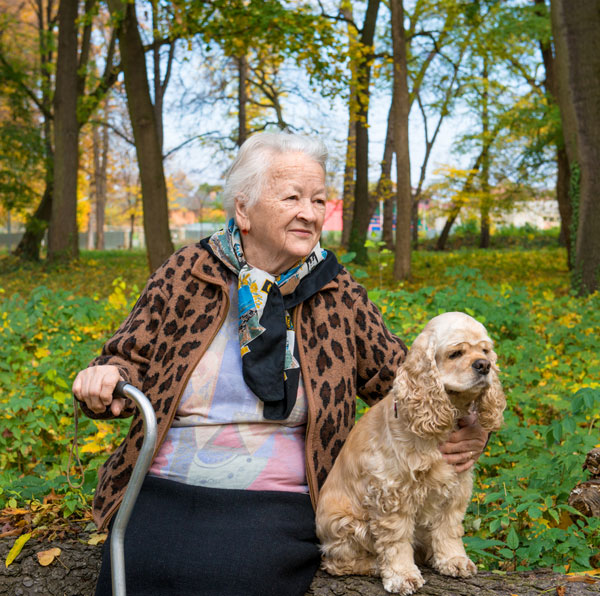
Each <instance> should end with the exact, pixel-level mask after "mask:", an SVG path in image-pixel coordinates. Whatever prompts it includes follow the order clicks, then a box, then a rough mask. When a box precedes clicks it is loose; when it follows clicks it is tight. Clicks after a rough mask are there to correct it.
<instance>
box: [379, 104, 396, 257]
mask: <svg viewBox="0 0 600 596" xmlns="http://www.w3.org/2000/svg"><path fill="white" fill-rule="evenodd" d="M393 158H394V98H393V97H392V103H391V104H390V111H389V113H388V121H387V130H386V133H385V145H384V147H383V158H382V159H381V175H380V176H379V182H378V183H377V190H376V191H375V197H376V199H377V200H378V201H380V202H382V203H383V213H382V214H381V219H382V220H383V221H382V227H381V240H382V241H383V242H384V243H385V247H386V248H387V249H388V250H394V229H393V227H394V202H395V200H396V196H395V193H394V191H393V188H392V179H391V173H392V161H393Z"/></svg>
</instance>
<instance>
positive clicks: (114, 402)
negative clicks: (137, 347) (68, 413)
mask: <svg viewBox="0 0 600 596" xmlns="http://www.w3.org/2000/svg"><path fill="white" fill-rule="evenodd" d="M119 381H121V375H120V374H119V369H118V368H117V367H116V366H112V365H111V364H105V365H101V366H90V368H86V369H84V370H82V371H80V372H79V374H78V375H77V376H76V377H75V380H74V381H73V393H74V394H75V397H76V398H77V399H79V400H80V401H83V402H85V405H86V406H87V407H88V408H89V409H90V410H91V411H92V412H94V413H96V414H101V413H102V412H104V411H105V410H106V408H107V407H108V406H109V405H110V411H111V412H112V413H113V415H114V416H118V415H119V414H120V413H121V412H122V411H123V408H124V407H125V400H124V399H123V398H122V397H116V398H114V399H113V391H114V390H115V387H116V386H117V383H118V382H119Z"/></svg>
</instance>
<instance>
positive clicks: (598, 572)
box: [568, 569, 600, 575]
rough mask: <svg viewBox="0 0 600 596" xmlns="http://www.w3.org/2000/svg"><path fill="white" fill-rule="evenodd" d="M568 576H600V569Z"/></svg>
mask: <svg viewBox="0 0 600 596" xmlns="http://www.w3.org/2000/svg"><path fill="white" fill-rule="evenodd" d="M568 575H600V569H589V570H588V571H577V572H576V573H569V574H568Z"/></svg>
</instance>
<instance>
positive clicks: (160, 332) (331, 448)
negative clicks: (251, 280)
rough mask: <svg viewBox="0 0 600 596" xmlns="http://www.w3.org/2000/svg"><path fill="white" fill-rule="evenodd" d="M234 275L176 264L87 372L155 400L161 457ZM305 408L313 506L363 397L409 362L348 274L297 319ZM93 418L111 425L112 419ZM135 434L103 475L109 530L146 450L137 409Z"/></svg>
mask: <svg viewBox="0 0 600 596" xmlns="http://www.w3.org/2000/svg"><path fill="white" fill-rule="evenodd" d="M230 275H231V273H230V272H229V270H228V269H226V268H225V267H224V266H223V265H222V263H221V262H220V261H218V260H217V259H216V258H215V257H214V256H213V255H212V254H210V253H209V252H208V251H207V250H205V249H204V248H202V247H201V246H200V245H199V244H197V245H191V246H187V247H185V248H183V249H181V250H180V251H178V252H176V253H175V254H174V255H172V256H171V257H170V258H169V259H168V260H167V261H166V262H165V263H164V265H162V266H161V267H160V268H159V269H158V270H157V271H156V272H155V273H154V274H153V275H152V276H151V277H150V279H149V280H148V283H147V285H146V287H145V288H144V291H143V292H142V294H141V295H140V297H139V299H138V301H137V303H136V304H135V306H134V308H133V310H132V311H131V313H130V314H129V316H128V317H127V319H126V320H125V321H124V322H123V324H122V325H121V326H120V327H119V329H118V330H117V332H116V333H115V335H114V336H113V337H112V338H111V339H110V340H108V341H107V342H106V344H105V345H104V347H103V349H102V354H101V355H100V356H99V357H98V358H96V359H94V360H93V361H92V362H91V363H90V366H95V365H100V364H112V365H116V366H117V367H118V368H119V371H120V374H121V376H122V378H123V380H125V381H127V382H129V383H131V384H133V385H135V386H136V387H138V388H139V389H140V390H141V391H142V392H143V393H145V394H146V396H147V397H148V398H149V399H150V401H151V402H152V404H153V406H154V410H155V412H156V419H157V427H158V428H157V433H158V444H157V447H156V449H157V451H158V449H159V447H160V445H161V443H162V442H163V440H164V439H165V436H166V434H167V431H168V429H169V427H170V425H171V422H172V420H173V417H174V416H175V412H176V409H177V405H178V402H179V400H180V398H181V395H182V393H183V390H184V388H185V386H186V384H187V382H188V379H189V377H190V375H191V373H192V371H193V370H194V368H195V366H196V364H197V363H198V361H199V360H200V358H202V355H203V354H204V352H205V351H206V349H207V347H208V346H209V345H210V343H211V341H212V340H213V338H214V337H215V335H216V334H217V332H218V330H219V329H220V327H221V324H222V323H223V321H224V320H225V316H226V314H227V310H228V307H229V295H228V288H229V281H230ZM292 317H293V322H294V328H295V329H296V337H297V341H298V344H299V356H300V365H301V369H302V375H303V378H304V384H305V387H306V395H307V400H308V422H307V426H306V475H307V481H308V486H309V491H310V496H311V499H312V502H313V506H314V505H316V501H317V497H318V492H319V487H321V486H322V484H323V482H324V481H325V478H326V477H327V473H328V472H329V470H330V469H331V467H332V465H333V462H334V460H335V458H336V456H337V454H338V453H339V451H340V449H341V447H342V445H343V444H344V441H345V439H346V437H347V435H348V433H349V432H350V429H351V427H352V426H353V424H354V417H355V402H356V399H355V398H356V395H357V394H358V395H360V396H361V397H362V398H363V399H364V400H365V401H366V402H367V403H369V404H372V403H374V402H376V401H377V400H379V399H381V398H382V397H384V396H385V395H386V393H387V392H388V390H389V389H390V388H391V384H392V382H393V380H394V377H395V372H396V369H397V367H398V366H399V364H400V363H401V362H402V361H403V360H404V357H405V355H406V351H407V350H406V346H405V345H404V343H403V342H402V341H401V340H400V339H398V338H397V337H395V336H394V335H392V334H391V333H390V332H389V331H388V330H387V328H386V327H385V325H384V323H383V320H382V317H381V314H380V313H379V311H378V309H377V307H376V306H375V305H374V304H373V303H372V302H370V301H369V299H368V298H367V292H366V290H365V289H364V288H363V287H362V286H360V285H359V284H357V283H356V282H355V281H354V280H353V279H352V277H351V276H350V274H349V273H348V272H347V271H345V270H344V269H342V270H341V272H340V273H339V274H338V275H337V276H336V277H335V278H334V279H333V280H332V281H331V282H329V283H328V284H326V285H325V286H323V287H322V288H321V290H320V291H319V292H317V293H316V294H314V295H313V296H312V297H310V298H309V299H308V300H306V301H305V302H303V303H301V304H300V305H298V306H297V307H296V308H295V309H294V312H293V313H292ZM81 407H82V409H83V410H84V412H85V413H86V415H88V416H89V417H91V418H102V419H105V418H111V417H113V416H112V414H111V412H110V409H108V408H107V410H106V412H104V413H101V414H95V413H94V412H92V411H91V410H89V409H88V408H87V407H86V406H85V404H83V403H82V404H81ZM131 415H133V421H132V424H131V427H130V429H129V433H128V434H127V436H126V438H125V439H124V440H123V442H122V443H121V445H120V446H119V447H118V448H117V450H116V451H115V452H114V453H113V454H112V455H111V456H110V457H109V459H108V460H107V461H106V462H105V463H104V465H103V466H102V467H101V468H100V470H99V472H98V486H97V489H96V493H95V496H94V507H93V514H94V520H95V522H96V523H97V525H98V527H99V528H101V529H104V528H106V527H107V525H108V522H109V521H110V519H111V517H112V516H113V515H114V513H115V512H116V510H117V508H118V507H119V504H120V502H121V500H122V498H123V494H124V492H125V488H126V486H127V483H128V481H129V478H130V476H131V472H132V470H133V466H134V464H135V461H136V458H137V455H138V453H139V450H140V448H141V445H142V441H143V422H142V419H141V416H140V415H139V414H138V413H137V411H136V408H135V406H134V405H133V403H131V402H130V403H127V404H126V407H125V409H124V411H123V412H122V414H121V417H124V416H131Z"/></svg>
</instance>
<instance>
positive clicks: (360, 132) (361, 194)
mask: <svg viewBox="0 0 600 596" xmlns="http://www.w3.org/2000/svg"><path fill="white" fill-rule="evenodd" d="M379 4H380V0H369V2H368V4H367V10H366V12H365V20H364V24H363V28H362V32H361V36H360V43H361V55H360V58H359V60H358V61H357V65H356V72H357V82H356V89H355V90H356V97H355V102H356V106H357V119H356V144H355V152H356V153H355V158H356V178H355V182H354V213H353V219H352V228H351V230H350V250H351V251H354V252H355V253H356V262H357V263H360V264H363V265H364V264H365V263H366V262H367V261H368V255H367V249H366V247H365V240H366V238H367V231H368V229H369V220H370V215H369V124H368V115H369V98H370V86H371V63H372V55H373V42H374V39H375V25H376V22H377V12H378V10H379Z"/></svg>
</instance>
